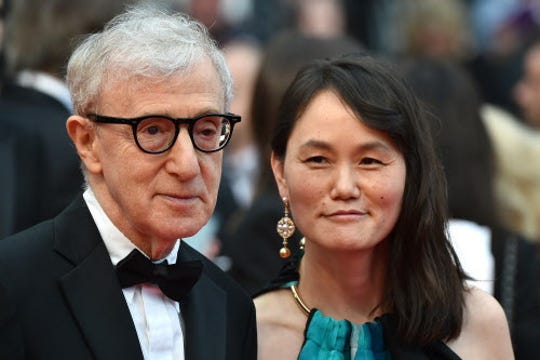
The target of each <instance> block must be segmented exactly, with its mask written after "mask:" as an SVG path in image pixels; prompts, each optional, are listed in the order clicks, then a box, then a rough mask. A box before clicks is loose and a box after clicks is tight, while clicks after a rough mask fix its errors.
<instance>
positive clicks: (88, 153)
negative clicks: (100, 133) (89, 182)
mask: <svg viewBox="0 0 540 360" xmlns="http://www.w3.org/2000/svg"><path fill="white" fill-rule="evenodd" d="M66 129H67V132H68V135H69V137H70V138H71V141H73V144H75V147H76V148H77V153H78V154H79V157H80V158H81V160H82V162H83V163H84V165H85V167H86V170H87V171H88V172H90V173H98V172H101V161H100V159H99V156H98V153H97V150H96V149H97V147H96V145H97V144H96V141H97V136H96V130H97V129H96V127H95V125H94V124H93V123H91V121H90V120H88V119H87V118H84V117H82V116H79V115H72V116H70V117H69V118H68V119H67V121H66Z"/></svg>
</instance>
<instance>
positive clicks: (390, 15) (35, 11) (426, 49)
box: [0, 0, 540, 359]
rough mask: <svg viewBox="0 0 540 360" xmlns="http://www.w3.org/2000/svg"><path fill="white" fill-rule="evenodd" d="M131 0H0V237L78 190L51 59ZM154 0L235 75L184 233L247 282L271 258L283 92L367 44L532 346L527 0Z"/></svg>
mask: <svg viewBox="0 0 540 360" xmlns="http://www.w3.org/2000/svg"><path fill="white" fill-rule="evenodd" d="M135 2H136V1H134V0H133V1H127V0H124V1H120V0H93V1H87V0H0V49H1V53H0V54H1V56H0V76H1V77H0V163H1V164H2V171H1V175H0V189H1V191H0V238H2V237H5V236H7V235H9V234H12V233H14V232H16V231H19V230H22V229H24V228H27V227H29V226H31V225H33V224H35V223H36V222H39V221H41V220H44V219H47V218H50V217H52V216H54V215H56V214H57V213H58V212H59V211H60V210H61V209H62V208H63V207H64V206H66V205H67V203H69V202H70V201H71V199H72V198H73V197H74V195H75V194H76V193H77V192H79V191H80V190H81V188H82V184H83V179H82V176H81V173H80V170H79V163H78V158H77V156H76V154H75V151H74V148H73V146H72V145H71V144H70V142H69V139H68V137H67V134H66V131H65V120H66V119H67V117H68V116H69V114H70V113H71V100H70V97H69V94H68V93H67V89H66V86H65V84H64V75H65V74H64V70H65V63H66V60H67V58H68V56H69V54H70V52H71V49H72V48H73V46H74V44H75V43H76V42H77V39H79V38H80V37H81V36H83V35H84V34H87V33H89V32H92V31H95V30H98V29H99V28H100V27H102V26H103V25H104V23H106V22H107V21H108V20H110V19H111V18H112V17H113V16H114V15H116V14H118V13H119V12H120V11H121V10H122V9H123V8H124V7H125V6H126V5H129V4H133V3H135ZM161 3H162V5H163V6H165V7H168V8H172V9H175V10H180V11H183V12H186V13H188V14H190V15H191V16H193V17H194V18H196V19H198V20H199V21H200V22H202V23H203V24H205V25H206V26H207V27H208V28H209V30H210V32H211V34H212V35H213V37H214V38H215V40H216V41H217V42H218V44H219V45H220V46H221V47H222V48H223V50H224V52H225V55H226V59H227V61H228V63H229V67H230V69H231V72H232V75H233V78H234V81H235V94H236V95H235V99H234V102H233V104H232V108H231V112H234V113H238V114H240V115H241V116H242V122H241V123H240V124H238V125H237V127H236V128H235V134H234V136H233V139H232V141H231V143H230V144H229V146H228V148H227V149H226V153H225V155H224V168H223V177H222V182H221V187H220V195H219V199H218V205H217V209H216V213H215V215H214V217H213V218H212V219H211V221H210V222H209V223H208V224H207V226H205V228H203V230H202V231H201V232H200V233H199V234H198V235H196V236H195V237H193V238H191V239H187V241H189V242H190V243H191V244H193V245H194V246H195V247H197V248H198V249H200V251H202V252H204V253H205V254H206V255H207V256H209V257H210V258H212V259H214V261H215V262H216V263H217V264H218V265H219V266H221V267H222V268H223V269H224V270H226V271H228V272H229V274H230V275H231V276H233V277H234V278H235V279H236V280H238V281H239V282H240V283H241V284H242V285H243V286H244V288H245V289H246V291H248V292H254V291H256V290H257V289H259V288H261V287H262V286H263V285H264V284H265V283H266V282H267V281H268V280H270V279H272V278H273V277H274V276H275V275H276V274H277V272H278V270H279V269H280V267H281V266H282V265H283V263H284V260H283V259H281V258H280V257H279V255H278V253H279V249H280V247H281V239H280V238H279V236H278V235H277V233H276V231H275V228H276V222H277V221H278V220H279V219H280V218H281V217H282V215H283V204H282V202H281V199H280V198H279V196H278V193H277V189H276V187H275V184H274V180H273V177H272V175H271V171H270V167H269V161H268V159H269V137H270V134H271V129H272V126H273V122H274V120H275V116H276V115H275V114H276V112H277V107H278V106H279V102H280V99H281V96H282V94H283V93H284V91H285V89H286V87H287V85H288V83H289V82H290V81H291V80H292V78H293V77H294V75H295V73H296V71H297V70H298V69H299V68H300V67H301V66H302V65H303V64H305V63H306V62H309V61H310V60H313V59H315V58H324V57H330V56H336V55H339V54H344V53H354V52H364V53H367V54H372V55H374V56H381V57H384V58H386V59H388V60H389V61H391V62H393V63H395V66H396V67H398V68H399V69H400V70H401V71H402V73H403V75H404V77H405V78H406V79H407V80H408V81H409V82H410V85H411V87H412V88H413V89H414V90H415V91H416V92H417V94H418V96H419V97H420V98H421V99H422V101H423V102H424V103H425V105H426V107H427V108H428V109H429V110H430V111H431V113H432V114H433V136H434V137H435V139H436V141H437V144H438V146H439V149H438V151H439V153H440V156H441V159H442V160H443V164H444V167H445V170H446V173H447V176H448V183H449V199H450V204H449V206H450V214H451V217H452V220H451V221H450V224H449V233H450V236H451V239H452V242H453V243H454V245H455V247H456V250H457V251H458V254H459V255H460V259H462V262H463V264H464V266H465V269H466V270H467V271H468V272H469V273H470V274H471V275H472V276H473V278H475V279H477V280H478V281H477V283H478V284H479V286H481V287H483V288H484V289H485V290H486V291H489V292H491V293H492V294H495V295H496V297H497V298H498V299H499V301H501V303H502V304H503V307H504V308H505V311H506V313H507V316H508V318H509V320H510V322H511V327H512V331H513V336H514V342H515V347H516V349H517V350H516V355H517V358H523V359H525V358H527V354H534V355H532V356H531V358H538V354H539V353H540V352H535V351H536V350H533V348H534V347H536V348H537V347H538V346H540V345H539V344H540V335H539V334H540V320H539V319H540V309H539V308H538V307H539V303H538V301H537V299H538V295H539V291H538V289H539V283H538V281H537V278H538V275H539V270H538V261H537V258H538V256H537V253H538V248H539V247H540V1H539V0H362V1H358V0H274V1H266V0H169V1H161ZM295 237H296V240H298V239H300V238H301V234H296V235H295ZM296 244H297V243H296V242H295V241H291V247H295V246H297V245H296ZM535 343H536V345H534V346H533V345H531V344H535Z"/></svg>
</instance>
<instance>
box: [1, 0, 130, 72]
mask: <svg viewBox="0 0 540 360" xmlns="http://www.w3.org/2000/svg"><path fill="white" fill-rule="evenodd" d="M133 2H135V0H133V1H131V0H127V1H124V0H95V1H86V0H47V1H40V0H16V1H13V3H12V9H11V10H10V14H9V17H8V19H7V23H6V29H5V30H6V31H5V50H6V60H7V68H8V71H9V74H10V75H13V74H16V73H17V72H19V71H21V70H34V71H43V72H47V73H49V74H51V75H53V76H56V77H58V78H62V79H63V78H64V76H65V66H66V62H67V60H68V58H69V56H70V54H71V52H72V51H73V49H74V47H75V44H76V42H77V40H78V38H79V37H81V36H83V35H85V34H88V33H91V32H95V31H99V30H101V29H102V27H103V26H104V25H105V23H106V22H107V21H109V20H110V19H112V18H113V17H114V16H115V15H117V14H119V13H120V12H121V11H123V9H124V6H125V5H126V4H129V3H133Z"/></svg>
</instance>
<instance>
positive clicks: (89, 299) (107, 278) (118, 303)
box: [55, 196, 142, 359]
mask: <svg viewBox="0 0 540 360" xmlns="http://www.w3.org/2000/svg"><path fill="white" fill-rule="evenodd" d="M55 247H56V250H57V252H59V253H60V254H62V255H63V256H64V257H66V258H67V259H68V260H70V261H71V262H72V263H73V265H74V268H73V270H72V271H70V272H69V273H67V274H65V275H63V276H62V277H61V278H60V280H59V282H60V288H61V291H62V292H63V294H64V296H65V299H66V302H67V304H68V306H69V308H70V309H71V311H72V313H73V316H74V318H75V321H77V323H78V325H79V328H80V329H81V332H82V334H83V336H84V338H85V340H86V342H87V343H88V345H89V347H90V348H91V351H92V352H93V354H94V356H95V357H96V358H99V359H142V352H141V349H140V345H139V341H138V338H137V333H136V331H135V326H134V324H133V320H132V319H131V315H130V313H129V308H128V306H127V304H126V302H125V299H124V296H123V294H122V290H121V288H120V285H119V283H118V280H117V278H116V273H115V272H114V268H113V266H112V263H111V261H110V258H109V254H108V252H107V249H106V247H105V245H104V243H103V241H102V240H101V237H100V235H99V233H98V231H97V228H96V226H95V224H94V222H93V220H92V217H91V215H90V212H89V210H88V208H87V207H86V204H85V203H84V200H83V199H82V196H81V197H79V198H78V199H77V200H76V201H75V202H74V203H73V204H72V205H71V206H70V207H69V208H68V209H67V210H66V211H65V212H64V213H62V214H61V215H60V216H59V217H58V218H57V237H56V244H55Z"/></svg>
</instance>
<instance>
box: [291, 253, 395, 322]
mask: <svg viewBox="0 0 540 360" xmlns="http://www.w3.org/2000/svg"><path fill="white" fill-rule="evenodd" d="M385 248H386V246H385V245H379V246H377V247H376V248H373V249H370V250H366V251H356V252H352V251H331V250H328V249H322V248H318V247H317V246H316V245H313V244H309V243H308V244H307V245H306V249H305V254H304V256H303V258H302V261H301V263H300V268H299V272H300V283H299V285H298V288H297V289H298V293H299V294H300V296H301V298H302V300H303V301H304V303H305V304H306V305H307V306H308V307H310V308H317V309H319V310H320V311H322V312H323V313H324V314H325V315H327V316H331V317H333V318H335V319H338V320H339V319H347V320H349V321H351V322H354V323H357V324H360V323H364V322H367V321H371V320H373V319H374V318H375V317H376V316H378V315H380V314H381V310H380V309H377V310H375V311H373V310H374V309H375V308H376V307H377V305H379V303H380V301H381V298H382V294H383V290H384V284H385V273H386V268H387V263H386V255H385V254H386V250H385Z"/></svg>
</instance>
